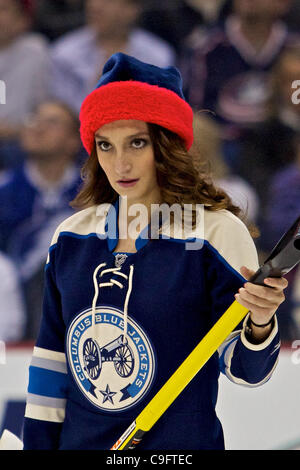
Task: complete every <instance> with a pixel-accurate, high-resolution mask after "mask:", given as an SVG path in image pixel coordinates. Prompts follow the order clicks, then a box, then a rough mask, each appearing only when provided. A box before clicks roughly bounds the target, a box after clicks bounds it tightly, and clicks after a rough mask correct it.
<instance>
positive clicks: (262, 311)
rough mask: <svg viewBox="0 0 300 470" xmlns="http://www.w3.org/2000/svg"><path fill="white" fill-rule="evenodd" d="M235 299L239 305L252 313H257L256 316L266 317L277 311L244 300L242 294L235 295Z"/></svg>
mask: <svg viewBox="0 0 300 470" xmlns="http://www.w3.org/2000/svg"><path fill="white" fill-rule="evenodd" d="M235 298H236V301H237V302H238V303H239V304H241V305H243V307H245V308H247V309H248V310H249V311H250V312H253V313H254V312H255V314H256V315H262V316H265V317H266V316H268V315H272V314H273V313H275V312H276V310H277V307H273V308H272V309H270V308H264V307H259V306H257V305H256V304H253V303H251V302H248V301H247V300H245V299H243V298H242V297H241V295H240V294H235Z"/></svg>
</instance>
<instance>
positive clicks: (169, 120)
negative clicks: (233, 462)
mask: <svg viewBox="0 0 300 470" xmlns="http://www.w3.org/2000/svg"><path fill="white" fill-rule="evenodd" d="M80 120H81V137H82V141H83V144H84V145H85V147H86V149H87V151H88V152H89V154H90V157H89V159H88V160H87V162H86V164H85V167H84V170H83V177H84V185H83V187H82V190H81V192H80V193H79V195H78V197H77V198H76V200H75V201H74V205H76V206H80V207H81V208H82V207H85V209H83V210H81V211H79V212H77V213H76V214H75V215H73V216H72V217H70V218H68V219H67V220H66V221H64V222H63V223H62V224H61V225H60V226H59V227H58V229H57V231H56V233H55V234H54V237H53V240H52V244H51V247H50V250H49V256H48V261H47V265H46V271H45V276H46V285H45V299H44V311H43V318H42V323H41V329H40V334H39V337H38V340H37V343H36V347H35V349H34V353H33V358H32V364H31V367H30V378H29V387H28V398H27V406H26V414H25V427H24V448H25V449H45V448H46V449H109V448H110V447H111V446H112V445H113V444H114V442H115V441H116V440H117V439H118V438H119V436H120V435H121V434H122V433H123V431H124V430H125V429H126V428H127V427H128V425H129V424H131V423H132V421H133V419H134V418H135V417H136V416H137V415H138V414H139V413H140V411H141V410H142V409H143V408H144V406H145V405H146V404H147V403H148V401H149V400H150V399H151V398H152V396H153V395H154V394H155V393H156V392H157V391H158V390H159V388H160V387H161V386H162V385H163V383H164V382H165V381H166V380H167V379H168V378H169V376H170V375H171V373H172V372H173V371H174V370H175V369H176V368H177V367H178V366H179V364H180V363H181V362H182V361H183V360H184V359H185V357H186V356H187V355H188V354H189V353H190V352H191V351H192V349H193V348H194V347H195V345H196V344H197V343H198V342H199V341H200V339H201V337H203V336H204V334H205V333H206V332H207V331H208V330H209V329H210V328H211V326H212V325H213V324H214V323H215V321H216V320H217V319H218V317H219V316H220V315H222V313H223V312H224V311H225V309H226V308H227V307H228V306H229V305H230V304H231V302H232V301H233V300H234V295H235V294H236V299H237V300H239V301H240V303H241V304H243V305H244V306H246V308H249V310H251V315H248V318H247V319H246V320H245V322H244V324H243V325H242V326H241V329H240V330H237V331H236V332H234V333H233V334H232V335H231V336H230V338H229V339H228V341H227V342H225V344H224V345H223V348H222V350H220V351H219V354H215V355H214V356H213V357H212V358H211V359H210V361H209V362H208V363H207V364H206V366H205V367H204V368H203V369H202V370H201V372H200V373H199V374H198V375H197V377H196V378H195V379H194V380H193V381H192V383H191V384H189V386H188V387H187V388H186V389H185V390H184V391H183V393H182V394H181V395H180V396H179V397H178V398H177V400H176V401H175V402H174V403H173V405H172V406H171V407H170V408H169V410H168V411H167V412H166V413H165V414H164V416H163V417H162V418H161V419H160V420H159V422H158V423H157V424H156V425H155V427H154V428H153V429H152V430H151V433H149V437H148V436H147V438H145V439H144V440H143V441H142V443H141V447H140V449H176V448H178V449H179V448H180V449H222V448H224V441H223V433H222V427H221V424H220V422H219V421H218V419H217V417H216V414H215V404H216V398H217V387H218V376H219V373H220V369H221V370H222V371H223V372H224V373H226V375H227V376H228V377H229V378H230V379H231V380H233V381H235V382H237V383H241V384H245V385H248V386H256V385H259V384H261V383H264V382H265V381H267V380H268V379H269V377H270V376H271V374H272V371H273V369H274V367H275V365H276V362H277V357H278V347H279V336H278V328H277V320H276V317H275V315H274V313H275V311H276V309H277V307H278V305H279V304H280V303H281V302H282V301H283V298H284V296H283V289H284V288H285V287H286V281H285V280H284V279H276V280H275V279H271V280H269V282H268V283H267V284H268V286H272V287H273V289H269V288H268V287H262V286H255V285H253V284H251V283H245V280H246V279H247V278H248V277H249V276H250V275H251V274H252V273H253V271H254V270H256V269H257V267H258V265H257V255H256V250H255V247H254V243H253V240H252V238H251V236H250V235H249V232H248V230H247V228H246V227H245V225H244V224H243V222H242V221H241V220H240V219H239V218H238V217H237V216H236V215H235V214H234V213H235V212H236V213H237V211H238V209H237V208H236V207H234V206H233V205H232V204H231V202H230V200H229V198H228V197H227V196H226V195H225V194H224V193H223V192H220V191H217V190H215V189H214V187H213V186H212V185H211V184H210V183H209V182H206V181H205V179H204V178H200V177H199V173H198V172H197V171H196V170H195V169H194V165H193V162H192V160H191V156H190V155H189V153H188V149H189V148H190V147H191V144H192V140H193V131H192V129H193V126H192V124H193V113H192V110H191V108H190V107H189V105H188V104H187V103H186V102H185V100H184V98H183V95H182V91H181V77H180V75H179V72H178V71H177V70H176V69H175V68H173V67H171V68H167V69H160V68H158V67H154V66H152V65H149V64H145V63H142V62H140V61H137V60H136V59H134V58H132V57H129V56H126V55H124V54H121V53H118V54H116V55H114V56H112V57H111V58H110V60H109V61H108V62H107V64H106V65H105V67H104V70H103V75H102V77H101V79H100V81H99V83H98V86H97V88H96V90H94V91H93V92H92V93H91V94H90V95H89V96H88V97H87V98H86V100H85V101H84V103H83V105H82V108H81V113H80ZM149 123H151V124H149ZM104 203H106V204H104ZM160 203H164V204H165V206H164V207H165V208H166V207H167V208H169V207H170V206H172V204H175V209H178V205H179V207H180V208H181V207H182V206H183V205H184V204H191V205H192V211H190V213H189V218H188V217H186V219H184V215H185V213H181V214H180V213H179V214H177V215H176V214H175V212H176V210H175V211H174V213H173V214H168V212H167V211H165V212H164V213H162V217H157V214H158V213H159V210H158V209H159V207H158V205H159V204H160ZM176 204H177V206H176ZM196 204H198V206H196ZM199 204H202V205H203V206H199ZM153 206H154V209H155V210H152V209H153ZM203 207H204V209H203ZM190 209H191V207H190ZM201 209H202V210H201ZM137 210H139V211H140V212H141V214H142V216H141V217H138V218H137V217H136V215H137V213H136V212H135V211H137ZM199 214H200V216H201V217H200V222H199V217H198V215H199ZM168 215H171V216H170V217H168ZM191 215H192V217H191ZM153 220H155V223H153ZM182 220H184V222H185V224H184V227H183V228H184V230H183V231H184V233H183V234H182V230H181V228H182V227H181V222H182ZM148 222H151V223H149V224H148ZM195 228H196V229H197V230H196V231H195ZM127 229H128V230H127ZM198 229H199V230H198ZM199 233H200V235H201V237H199V236H198V237H197V234H199ZM195 234H196V236H195ZM242 265H245V267H244V268H242V269H241V273H240V272H239V269H240V266H242ZM246 266H247V267H246ZM243 285H244V287H243ZM238 291H239V293H238Z"/></svg>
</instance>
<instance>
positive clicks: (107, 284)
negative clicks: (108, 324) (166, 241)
mask: <svg viewBox="0 0 300 470" xmlns="http://www.w3.org/2000/svg"><path fill="white" fill-rule="evenodd" d="M105 267H106V263H101V264H99V266H97V267H96V269H95V270H94V274H93V282H94V288H95V295H94V298H93V303H92V329H93V330H94V332H95V328H94V327H95V323H96V322H95V317H96V304H97V300H98V297H99V288H102V287H113V286H118V287H119V288H120V289H123V288H124V285H123V284H122V283H121V282H120V281H119V280H117V279H114V278H110V279H109V281H108V282H100V283H98V281H97V275H98V272H99V271H100V269H102V268H105ZM121 269H122V267H121V266H120V267H118V268H107V269H103V271H102V272H101V273H100V277H102V276H104V274H107V273H113V274H114V275H116V276H120V278H123V279H125V280H126V281H127V280H128V289H127V294H126V298H125V302H124V329H123V334H124V338H123V339H124V341H125V342H126V341H127V316H128V303H129V298H130V294H131V291H132V278H133V271H134V266H133V265H131V266H130V270H129V275H128V276H127V275H126V274H124V273H122V272H121ZM121 280H122V279H121Z"/></svg>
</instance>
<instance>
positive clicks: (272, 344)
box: [207, 213, 280, 387]
mask: <svg viewBox="0 0 300 470" xmlns="http://www.w3.org/2000/svg"><path fill="white" fill-rule="evenodd" d="M211 219H212V220H210V221H208V227H207V229H208V231H209V237H208V240H209V243H208V245H209V251H210V260H209V266H208V272H209V279H210V282H211V288H210V290H211V304H212V312H213V323H215V322H216V321H217V320H218V318H220V316H221V315H222V314H223V313H224V312H225V311H226V310H227V308H228V307H229V306H230V305H231V303H232V302H233V301H234V300H235V299H234V294H236V293H237V292H238V289H239V288H240V287H241V286H242V285H243V284H244V283H245V282H246V279H245V278H244V277H243V276H242V275H241V273H240V268H241V267H242V266H246V267H248V268H249V269H252V270H254V271H256V270H257V269H258V267H259V264H258V257H257V252H256V248H255V244H254V241H253V239H252V237H251V235H250V233H249V231H248V229H247V228H246V226H245V225H244V224H243V223H242V222H241V221H240V220H239V219H237V218H236V217H235V216H233V215H232V214H228V213H227V214H226V213H225V215H224V217H223V220H222V223H220V221H219V223H216V219H215V218H214V217H211ZM209 222H210V223H209ZM248 316H249V313H248V314H247V316H246V317H245V319H244V321H243V322H241V324H240V325H238V326H237V327H236V329H235V330H234V331H233V332H232V333H231V334H230V335H229V336H228V338H227V339H226V340H225V341H224V343H223V344H222V345H221V346H220V348H219V350H218V353H219V364H220V371H221V372H222V373H224V374H225V375H226V376H227V377H228V378H229V380H231V381H232V382H235V383H237V384H240V385H245V386H248V387H253V386H258V385H262V384H263V383H265V382H266V381H267V380H269V378H270V377H271V375H272V373H273V371H274V369H275V366H276V364H277V361H278V355H279V347H280V339H279V332H278V324H277V320H276V318H275V322H274V327H273V329H272V331H271V332H270V334H269V336H268V338H267V339H266V340H265V341H264V342H263V343H260V344H252V343H251V342H250V341H249V340H248V339H247V336H246V322H247V319H248Z"/></svg>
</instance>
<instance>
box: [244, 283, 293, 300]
mask: <svg viewBox="0 0 300 470" xmlns="http://www.w3.org/2000/svg"><path fill="white" fill-rule="evenodd" d="M244 288H245V289H246V291H247V292H249V293H250V294H253V295H256V296H257V297H264V298H266V299H268V300H270V301H271V302H272V301H274V302H276V301H277V299H281V298H283V297H284V294H283V288H278V287H275V288H272V289H270V288H269V287H267V286H266V287H264V286H260V285H256V284H253V283H252V282H246V283H245V284H244Z"/></svg>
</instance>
